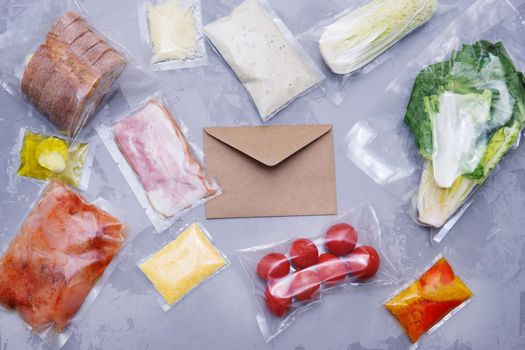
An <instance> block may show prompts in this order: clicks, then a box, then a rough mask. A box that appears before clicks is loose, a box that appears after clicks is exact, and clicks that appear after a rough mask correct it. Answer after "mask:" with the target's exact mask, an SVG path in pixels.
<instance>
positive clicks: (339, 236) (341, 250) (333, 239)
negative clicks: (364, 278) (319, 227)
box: [324, 223, 357, 256]
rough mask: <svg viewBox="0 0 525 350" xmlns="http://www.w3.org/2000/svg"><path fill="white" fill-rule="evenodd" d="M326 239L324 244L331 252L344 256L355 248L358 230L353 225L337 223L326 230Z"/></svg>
mask: <svg viewBox="0 0 525 350" xmlns="http://www.w3.org/2000/svg"><path fill="white" fill-rule="evenodd" d="M324 239H325V243H324V245H325V247H326V249H327V250H328V251H329V252H330V253H332V254H335V255H337V256H343V255H346V254H348V253H350V252H351V251H352V250H354V248H355V246H356V244H357V232H356V230H355V228H354V227H353V226H352V225H349V224H345V223H341V224H335V225H332V226H330V228H329V229H328V230H327V231H326V232H325V234H324Z"/></svg>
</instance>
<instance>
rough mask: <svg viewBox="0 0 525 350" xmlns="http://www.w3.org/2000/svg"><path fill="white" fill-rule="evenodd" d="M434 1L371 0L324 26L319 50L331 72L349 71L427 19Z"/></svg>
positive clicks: (381, 51)
mask: <svg viewBox="0 0 525 350" xmlns="http://www.w3.org/2000/svg"><path fill="white" fill-rule="evenodd" d="M438 7H439V2H438V0H418V1H413V0H372V1H370V2H368V3H367V4H365V5H363V6H361V7H359V8H358V9H356V10H354V11H351V12H349V13H346V14H343V15H341V16H340V18H338V19H336V20H335V21H334V22H333V23H331V24H330V25H328V26H326V28H324V30H323V32H322V34H321V37H320V38H319V50H320V52H321V55H322V57H323V59H324V61H325V63H326V64H327V65H328V67H330V69H331V70H332V72H334V73H336V74H350V73H353V72H355V71H356V70H358V69H360V68H362V67H363V66H365V65H366V64H368V63H370V62H371V61H372V60H374V59H375V58H377V57H378V56H379V55H381V54H382V53H383V52H385V51H386V50H388V49H389V48H390V47H391V46H393V45H395V44H396V43H397V42H398V41H399V40H401V39H402V38H403V37H404V36H406V35H407V34H408V33H410V32H411V31H413V30H415V29H417V28H418V27H419V26H421V25H423V24H425V23H426V22H428V21H429V20H430V19H431V18H432V16H433V15H434V13H435V12H436V11H437V9H438Z"/></svg>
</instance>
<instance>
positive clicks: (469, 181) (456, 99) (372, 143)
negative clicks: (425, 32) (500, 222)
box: [345, 0, 525, 243]
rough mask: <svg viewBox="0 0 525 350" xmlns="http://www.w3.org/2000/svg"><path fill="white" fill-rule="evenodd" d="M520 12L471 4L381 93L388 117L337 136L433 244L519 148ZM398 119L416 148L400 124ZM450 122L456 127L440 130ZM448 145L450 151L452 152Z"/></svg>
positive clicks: (523, 64) (523, 83)
mask: <svg viewBox="0 0 525 350" xmlns="http://www.w3.org/2000/svg"><path fill="white" fill-rule="evenodd" d="M524 9H525V1H522V0H520V1H516V3H515V4H511V3H509V2H500V1H495V0H483V1H478V2H476V3H475V4H474V5H472V6H471V7H470V8H469V9H468V10H467V11H466V12H465V13H464V14H463V15H462V16H461V17H459V18H458V19H457V20H456V21H455V22H453V23H452V24H451V25H449V26H448V27H447V28H446V29H444V30H443V32H442V33H441V34H440V35H439V36H438V37H437V38H436V39H435V40H434V41H433V42H432V43H431V44H430V46H429V47H428V48H427V49H426V50H425V51H424V52H423V53H422V54H421V55H420V56H418V57H417V58H416V59H414V60H413V61H411V62H410V63H409V65H408V66H407V68H406V69H405V70H404V71H403V72H402V73H401V74H400V75H399V76H398V78H396V79H395V80H394V81H393V82H392V83H391V84H390V85H389V87H388V88H387V93H386V94H385V100H384V101H383V103H382V105H383V106H388V110H386V111H384V110H383V111H379V112H378V113H372V114H371V115H373V117H370V118H366V119H364V120H360V121H358V122H357V123H356V124H355V125H354V127H353V128H352V129H351V130H350V132H349V133H348V134H347V136H346V139H345V143H346V145H347V148H346V153H347V156H348V157H349V158H350V160H351V161H353V162H354V163H355V164H356V165H357V166H358V167H359V168H361V169H362V170H363V171H364V172H365V173H367V174H368V175H369V176H370V177H371V178H372V179H373V180H375V181H376V182H377V183H379V184H380V185H382V186H384V187H385V188H386V189H387V191H389V192H391V193H392V194H394V195H396V196H398V197H400V198H402V199H403V201H404V202H405V203H407V205H406V207H407V211H408V213H409V215H410V216H411V217H413V218H414V220H415V221H416V222H417V223H419V224H422V225H424V226H431V233H432V237H433V240H434V241H435V242H438V243H439V242H441V241H442V239H443V238H444V237H445V236H446V235H447V233H448V232H449V231H450V229H451V228H452V227H453V225H454V224H455V223H456V221H457V220H458V219H459V218H460V216H461V215H462V213H463V212H464V211H465V210H466V209H467V208H468V206H469V205H470V203H471V200H472V198H473V194H474V193H475V191H476V190H477V189H478V188H479V186H480V185H481V184H482V183H483V182H484V181H485V179H486V178H487V177H488V176H489V175H490V173H491V172H492V171H493V169H494V167H495V166H496V165H497V164H498V163H499V160H500V158H501V157H502V156H504V155H505V154H506V153H507V151H508V150H509V148H510V147H511V146H512V144H514V143H515V144H516V145H517V142H518V141H519V135H520V133H521V129H522V128H523V125H524V124H523V122H524V121H525V112H524V110H525V109H524V108H523V105H524V102H525V101H524V100H525V99H524V98H523V91H524V90H525V89H524V87H525V79H524V78H523V75H522V73H519V71H520V70H521V71H522V70H523V69H524V68H525V55H524V54H523V52H522V50H521V40H522V34H523V31H524V30H525V26H524V23H523V21H522V17H521V16H520V11H521V12H523V10H524ZM487 13H490V14H491V16H489V17H488V18H487V16H486V14H487ZM482 19H483V20H482ZM517 71H518V72H517ZM416 76H417V78H416ZM414 81H415V83H414ZM412 84H413V85H414V89H413V92H412V94H411V95H409V93H410V91H411V89H410V88H409V87H410V86H411V85H412ZM440 96H441V97H440ZM440 105H443V108H442V110H443V113H440V112H439V110H440ZM489 105H490V107H488V106H489ZM407 106H408V107H407ZM447 106H448V107H447ZM452 106H455V107H454V108H456V109H454V108H452ZM445 107H447V108H448V109H445ZM449 107H450V108H449ZM473 108H477V110H476V111H474V109H473ZM483 110H485V112H483ZM405 113H406V114H405ZM404 114H405V121H406V123H407V124H408V125H409V126H410V128H411V129H412V132H413V133H414V134H415V135H416V139H415V138H414V136H413V135H412V134H411V133H410V130H409V127H407V126H406V125H404V123H403V121H402V116H403V115H404ZM470 116H473V117H475V119H476V121H471V117H470ZM484 116H485V119H483V118H484ZM504 117H505V118H504ZM447 118H448V119H447ZM487 118H488V119H487ZM503 119H504V120H503ZM458 122H459V123H462V124H461V127H459V126H453V127H450V128H448V129H447V128H444V127H442V126H444V125H445V124H447V123H449V124H450V125H452V124H454V123H456V124H457V123H458ZM456 124H454V125H456ZM458 125H459V124H458ZM444 130H445V131H446V130H449V131H450V132H448V133H446V132H444ZM459 132H461V133H462V135H459V134H458V133H459ZM443 135H445V136H446V137H449V138H450V140H449V141H444V139H443V137H444V136H443ZM447 135H448V136H447ZM415 140H416V142H417V146H418V147H416V143H415V142H414V141H415ZM468 140H475V141H472V142H470V143H469V141H468ZM443 142H445V143H443ZM452 143H454V144H457V145H456V146H455V147H453V148H451V147H449V146H450V145H452ZM438 145H440V146H439V147H440V148H439V152H438V151H437V148H436V147H438ZM446 145H448V146H446ZM473 145H475V146H476V149H474V148H473ZM471 146H472V147H471ZM447 147H448V148H447ZM418 148H419V152H420V154H421V155H423V157H424V158H426V159H428V161H426V164H423V162H422V156H420V155H419V154H418ZM462 149H463V150H466V151H465V152H463V153H462V152H461V150H462ZM473 149H474V151H472V152H470V150H473ZM480 154H482V156H481V157H480V156H479V155H480ZM458 157H459V158H458ZM462 159H463V160H468V162H467V161H465V162H463V160H462ZM432 160H433V161H432ZM431 161H432V162H431ZM435 162H437V163H435ZM462 162H463V163H462ZM432 163H435V164H438V165H437V166H436V169H437V170H438V171H439V173H436V172H434V171H433V168H432V165H431V164H432ZM443 164H444V165H445V166H443ZM458 164H459V166H457V165H458ZM462 164H467V165H469V166H471V165H474V166H475V167H471V168H464V169H463V168H462V166H463V165H462ZM458 169H459V170H458ZM456 170H458V171H456ZM433 174H436V175H433ZM458 174H459V175H460V176H459V177H457V175H458ZM435 176H437V179H439V181H441V183H442V186H447V185H448V184H447V181H451V180H450V179H452V181H453V186H452V187H450V188H448V189H447V188H441V187H439V186H437V185H436V184H435V182H434V180H435V179H434V177H435ZM454 179H455V181H454ZM411 199H412V200H411Z"/></svg>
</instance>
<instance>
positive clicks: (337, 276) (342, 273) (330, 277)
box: [316, 253, 348, 284]
mask: <svg viewBox="0 0 525 350" xmlns="http://www.w3.org/2000/svg"><path fill="white" fill-rule="evenodd" d="M316 271H317V275H318V276H319V279H320V280H321V282H325V283H327V284H337V283H339V282H341V281H343V280H344V279H345V278H346V274H347V273H348V272H347V267H346V265H345V263H344V262H343V261H342V260H341V259H339V258H338V257H337V256H335V255H334V254H330V253H324V254H321V255H320V256H319V262H318V263H317V265H316Z"/></svg>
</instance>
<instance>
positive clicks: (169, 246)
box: [137, 222, 230, 311]
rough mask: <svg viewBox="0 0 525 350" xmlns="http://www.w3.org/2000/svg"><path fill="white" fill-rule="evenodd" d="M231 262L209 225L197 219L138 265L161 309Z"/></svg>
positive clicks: (178, 300)
mask: <svg viewBox="0 0 525 350" xmlns="http://www.w3.org/2000/svg"><path fill="white" fill-rule="evenodd" d="M155 249H158V248H155ZM229 264H230V262H229V260H228V258H227V257H226V255H224V254H223V253H222V252H221V251H220V250H219V249H218V248H217V247H216V246H215V245H214V244H213V240H212V237H211V236H210V234H209V232H208V231H207V230H206V228H205V227H204V226H203V225H202V224H200V223H199V222H194V223H192V224H190V225H187V226H186V227H184V228H182V229H181V230H180V231H179V232H178V234H177V238H175V239H174V240H172V241H171V242H168V243H166V244H164V245H163V247H162V248H160V249H158V250H157V251H156V252H154V253H152V254H151V255H150V256H148V257H146V258H144V259H142V260H141V261H139V263H138V264H137V269H138V273H139V274H140V275H141V276H140V277H141V279H142V280H143V281H144V283H145V284H146V285H147V286H148V290H150V291H151V292H152V294H153V293H154V296H155V299H157V300H158V302H159V304H160V305H161V307H162V309H163V310H164V311H169V310H170V309H171V308H172V307H173V306H175V305H176V304H177V303H179V302H180V301H181V300H182V299H183V298H184V297H185V296H186V295H188V293H190V292H191V291H192V290H193V289H195V288H197V287H198V286H199V285H201V284H202V283H203V282H205V281H206V280H208V279H210V278H213V277H214V276H215V275H217V274H218V273H219V272H221V271H222V270H224V269H225V268H226V267H228V265H229ZM152 287H153V288H152Z"/></svg>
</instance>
